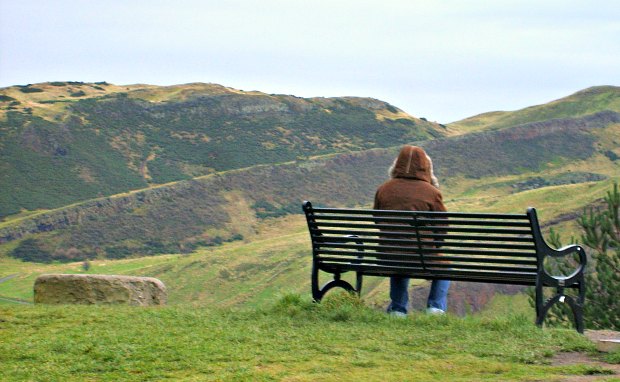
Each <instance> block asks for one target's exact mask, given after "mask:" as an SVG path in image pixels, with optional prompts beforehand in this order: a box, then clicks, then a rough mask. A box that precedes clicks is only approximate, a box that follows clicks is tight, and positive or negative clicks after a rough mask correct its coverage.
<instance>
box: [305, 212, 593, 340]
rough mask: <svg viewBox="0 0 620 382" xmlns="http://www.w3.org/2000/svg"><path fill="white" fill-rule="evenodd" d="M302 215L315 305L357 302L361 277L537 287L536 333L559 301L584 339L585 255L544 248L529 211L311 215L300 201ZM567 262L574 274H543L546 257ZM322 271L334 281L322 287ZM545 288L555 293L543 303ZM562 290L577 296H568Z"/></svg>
mask: <svg viewBox="0 0 620 382" xmlns="http://www.w3.org/2000/svg"><path fill="white" fill-rule="evenodd" d="M303 210H304V213H305V215H306V220H307V223H308V230H309V232H310V238H311V241H312V297H313V299H314V300H315V301H317V302H319V301H320V300H321V299H322V298H323V296H324V295H325V294H326V293H327V292H328V291H329V290H330V289H332V288H336V287H340V288H344V289H345V290H347V291H351V292H355V293H357V294H360V292H361V289H362V278H363V276H381V277H390V276H400V277H409V278H418V279H426V280H434V279H444V280H454V281H471V282H482V283H497V284H515V285H528V286H534V287H535V293H536V296H535V301H536V303H535V308H536V324H537V325H539V326H542V324H543V321H544V319H545V316H546V315H547V312H548V311H549V309H550V308H551V306H553V305H554V304H555V303H557V302H558V301H559V302H564V303H567V304H568V305H569V306H570V308H571V310H572V314H573V320H574V323H575V328H576V330H577V331H578V332H579V333H583V329H584V326H583V303H584V298H585V283H584V271H585V267H586V263H587V260H586V254H585V251H584V250H583V248H582V247H580V246H578V245H569V246H566V247H563V248H561V249H558V250H554V249H552V248H550V247H549V246H548V245H547V244H546V243H545V240H544V238H543V236H542V234H541V231H540V226H539V224H538V218H537V216H536V210H535V209H534V208H528V209H527V212H526V213H525V214H492V213H465V212H428V211H386V210H372V209H352V208H323V207H321V208H317V207H313V206H312V203H310V202H309V201H305V202H304V203H303ZM569 255H570V256H576V257H577V258H578V261H579V265H578V267H577V269H576V270H575V271H574V272H573V273H572V274H570V275H568V276H554V275H551V274H549V272H548V271H547V270H546V269H545V266H544V264H545V259H546V258H547V257H548V256H550V257H562V256H569ZM320 271H322V272H327V273H329V274H332V275H333V276H332V277H333V279H332V280H330V281H328V282H327V283H325V284H324V285H323V286H319V272H320ZM348 271H353V272H355V275H356V282H355V284H356V285H355V287H353V286H352V285H351V284H350V283H349V282H347V281H345V280H343V279H342V278H341V274H342V273H344V272H348ZM545 288H552V292H554V293H553V295H552V297H550V298H548V299H547V300H546V301H543V300H544V295H543V291H545V290H548V289H545ZM553 289H554V290H553ZM567 289H572V290H575V292H576V293H572V294H573V295H567V294H566V293H565V290H567Z"/></svg>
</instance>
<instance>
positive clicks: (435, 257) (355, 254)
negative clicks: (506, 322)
mask: <svg viewBox="0 0 620 382" xmlns="http://www.w3.org/2000/svg"><path fill="white" fill-rule="evenodd" d="M316 254H317V255H318V256H321V255H324V254H328V255H338V256H347V257H349V258H359V257H374V258H385V259H419V258H420V256H421V255H420V254H417V253H411V252H407V253H395V252H365V251H346V252H343V251H337V250H330V249H318V250H317V251H316ZM424 260H425V261H427V260H428V261H455V262H457V261H458V262H472V263H498V264H499V263H501V264H526V265H537V260H536V257H534V256H530V257H525V258H523V257H519V258H514V257H513V256H504V257H499V256H498V257H479V256H475V257H474V256H467V257H463V256H450V255H442V254H430V255H429V254H425V255H424Z"/></svg>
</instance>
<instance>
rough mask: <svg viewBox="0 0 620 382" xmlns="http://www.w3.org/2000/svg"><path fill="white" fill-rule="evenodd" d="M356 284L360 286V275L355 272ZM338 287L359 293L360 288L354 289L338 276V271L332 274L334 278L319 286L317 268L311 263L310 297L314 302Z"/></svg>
mask: <svg viewBox="0 0 620 382" xmlns="http://www.w3.org/2000/svg"><path fill="white" fill-rule="evenodd" d="M357 286H358V288H361V287H362V275H361V274H359V273H358V274H357ZM337 287H340V288H342V289H344V290H346V291H348V292H355V293H358V294H359V290H360V289H357V290H356V289H355V288H353V286H352V285H351V284H349V283H348V282H346V281H344V280H342V279H341V278H340V273H335V274H334V279H333V280H331V281H328V282H327V283H325V284H324V285H323V286H322V287H320V288H319V269H318V267H317V266H316V265H315V264H312V298H313V299H314V301H315V302H320V301H321V299H322V298H323V296H325V294H326V293H327V292H328V291H329V290H330V289H333V288H337Z"/></svg>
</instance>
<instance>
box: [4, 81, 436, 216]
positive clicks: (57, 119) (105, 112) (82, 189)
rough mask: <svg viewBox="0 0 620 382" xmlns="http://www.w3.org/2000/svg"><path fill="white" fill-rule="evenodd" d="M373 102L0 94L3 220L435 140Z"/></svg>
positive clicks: (425, 125)
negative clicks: (227, 174) (264, 167)
mask: <svg viewBox="0 0 620 382" xmlns="http://www.w3.org/2000/svg"><path fill="white" fill-rule="evenodd" d="M445 134H447V132H446V129H445V128H444V127H442V126H441V125H438V124H435V123H431V122H427V121H424V120H420V119H417V118H414V117H412V116H409V115H407V114H406V113H404V112H403V111H401V110H399V109H397V108H395V107H394V106H392V105H389V104H387V103H385V102H382V101H379V100H375V99H369V98H354V97H343V98H312V99H303V98H299V97H294V96H286V95H275V94H264V93H260V92H244V91H240V90H235V89H230V88H225V87H223V86H220V85H214V84H188V85H179V86H171V87H155V86H146V85H132V86H127V87H119V86H115V85H111V84H107V83H98V84H85V83H77V82H69V83H67V82H53V83H45V84H36V85H29V86H14V87H9V88H3V89H0V163H1V164H0V170H1V171H0V183H2V184H3V187H2V188H1V189H0V218H5V217H7V216H8V215H15V214H18V213H28V212H29V211H35V210H42V209H43V210H44V209H52V208H58V207H61V206H65V205H67V204H71V203H75V202H79V201H84V200H89V199H92V198H95V197H102V196H109V195H113V194H117V193H120V192H126V191H130V190H136V189H143V188H146V187H149V186H153V185H158V184H164V183H168V182H172V181H178V180H183V179H191V178H193V177H196V176H202V175H208V174H212V173H216V172H221V171H226V170H231V169H238V168H247V167H250V166H254V165H257V164H272V163H281V162H286V161H290V160H295V159H296V158H302V157H305V156H308V155H318V154H329V153H336V152H349V151H359V150H364V149H370V148H376V147H387V146H392V145H395V144H397V143H399V142H403V141H410V140H418V139H428V138H431V137H440V136H443V135H445Z"/></svg>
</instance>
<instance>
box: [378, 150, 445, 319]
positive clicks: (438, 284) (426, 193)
mask: <svg viewBox="0 0 620 382" xmlns="http://www.w3.org/2000/svg"><path fill="white" fill-rule="evenodd" d="M389 176H390V179H389V180H388V181H386V182H385V183H383V184H382V185H381V186H379V188H378V189H377V192H376V193H375V202H374V207H373V208H374V209H377V210H408V211H444V212H445V211H446V207H445V206H444V204H443V197H442V195H441V192H440V191H439V189H438V187H439V183H438V181H437V178H436V177H435V175H434V174H433V163H432V161H431V158H430V157H429V156H428V155H427V154H426V152H425V151H424V150H423V149H422V148H420V147H417V146H409V145H407V146H404V147H403V148H402V149H401V150H400V153H399V154H398V157H397V158H396V159H395V160H394V163H393V164H392V166H391V167H390V169H389ZM408 287H409V278H405V277H391V278H390V299H391V302H390V304H389V306H388V308H387V311H388V313H390V314H393V315H395V316H405V315H406V314H407V308H408V305H409V292H408ZM449 288H450V280H433V281H432V283H431V289H430V292H429V295H428V300H427V309H426V312H427V313H429V314H444V313H445V312H446V310H447V305H448V303H447V299H448V289H449Z"/></svg>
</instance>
